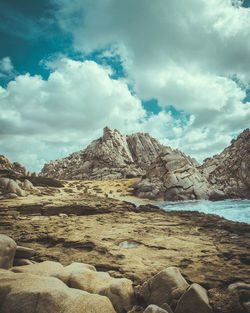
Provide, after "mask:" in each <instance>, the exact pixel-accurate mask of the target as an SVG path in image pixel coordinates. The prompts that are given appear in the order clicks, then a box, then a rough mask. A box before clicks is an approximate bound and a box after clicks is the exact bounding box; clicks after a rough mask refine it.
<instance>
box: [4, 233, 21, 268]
mask: <svg viewBox="0 0 250 313" xmlns="http://www.w3.org/2000/svg"><path fill="white" fill-rule="evenodd" d="M16 247H17V245H16V243H15V241H14V240H13V239H11V238H10V237H8V236H6V235H2V234H0V268H3V269H9V268H11V267H12V266H13V261H14V256H15V253H16Z"/></svg>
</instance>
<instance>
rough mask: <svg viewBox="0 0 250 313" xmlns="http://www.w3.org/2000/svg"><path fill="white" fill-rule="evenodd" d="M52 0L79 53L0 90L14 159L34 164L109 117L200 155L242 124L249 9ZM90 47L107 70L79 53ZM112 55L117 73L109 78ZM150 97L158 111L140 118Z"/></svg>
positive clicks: (214, 0) (225, 1)
mask: <svg viewBox="0 0 250 313" xmlns="http://www.w3.org/2000/svg"><path fill="white" fill-rule="evenodd" d="M50 1H51V2H52V3H53V5H54V6H56V7H57V11H55V12H54V14H55V17H56V18H57V21H58V23H59V25H60V27H61V28H62V29H63V30H64V31H66V32H68V33H69V34H70V35H72V36H73V38H74V47H75V50H77V52H78V53H80V54H82V56H83V59H84V60H85V61H74V60H71V59H69V58H58V60H56V61H55V60H54V61H52V62H47V67H49V69H50V72H51V74H50V76H49V77H48V79H46V80H44V79H43V78H42V77H40V76H31V75H29V74H28V73H27V74H26V75H18V76H17V77H16V78H15V80H13V81H11V82H10V83H9V84H8V86H7V87H6V88H0V105H1V111H0V123H1V125H3V126H2V127H1V129H0V132H1V137H0V145H1V147H2V149H3V151H7V152H6V153H7V154H8V153H10V155H11V156H12V158H14V157H15V160H17V161H20V162H23V163H24V164H25V165H26V166H27V165H28V167H29V168H30V169H38V168H39V167H41V166H42V163H43V162H45V161H48V160H50V159H55V158H58V157H62V156H65V155H67V154H68V153H71V152H73V151H77V150H80V149H82V148H84V147H85V146H86V145H87V144H88V143H89V142H90V141H91V140H92V139H95V138H96V137H98V136H100V135H101V134H102V128H103V127H104V126H106V125H109V126H111V127H114V128H118V129H119V130H121V132H123V133H131V132H135V131H143V132H149V133H150V134H152V136H154V137H156V138H157V139H159V140H160V141H161V142H162V143H163V144H167V145H171V146H172V147H174V148H179V149H180V150H182V151H184V152H186V153H187V154H191V155H192V156H195V157H197V158H198V159H199V160H200V161H201V160H202V158H205V157H207V156H211V155H212V154H215V153H217V152H219V151H220V150H222V149H223V148H224V147H225V146H226V145H228V144H229V143H230V140H231V138H232V137H233V136H235V135H237V134H239V132H240V131H241V130H243V129H244V128H246V127H248V126H249V120H250V103H249V102H247V101H246V95H247V92H248V89H249V82H250V62H249V55H250V42H249V38H250V25H249V24H250V10H249V9H246V8H242V7H241V6H240V1H234V5H232V4H231V1H229V0H210V1H206V0H189V1H188V4H187V1H186V0H179V1H165V0H158V1H156V2H152V1H151V0H137V1H134V0H127V1H117V0H96V1H94V2H93V1H91V0H86V1H81V0H71V1H69V0H50ZM97 52H98V53H99V58H100V60H98V61H101V58H103V59H105V62H103V64H110V65H112V66H113V69H112V68H111V67H108V66H104V65H100V64H97V63H96V62H94V61H88V60H86V59H87V58H92V60H93V59H94V56H95V54H96V53H97ZM111 59H112V60H111ZM109 60H110V62H109ZM116 60H119V62H121V65H122V71H120V72H122V73H123V74H124V75H123V76H124V77H123V78H118V79H114V78H112V77H117V75H118V74H117V73H116V75H114V72H115V70H116V69H115V66H116V64H115V62H118V61H116ZM9 61H10V60H9ZM10 64H11V63H10ZM119 66H120V64H119ZM113 71H114V72H113ZM128 86H129V87H128ZM150 99H156V100H157V101H158V104H159V106H160V107H161V109H162V111H161V112H159V113H158V114H155V115H154V114H152V115H150V116H148V115H147V112H146V111H145V110H144V109H143V106H142V103H141V100H145V101H147V100H150ZM170 106H172V107H174V108H175V110H176V113H175V114H174V113H173V112H172V113H171V109H170ZM26 147H28V148H26Z"/></svg>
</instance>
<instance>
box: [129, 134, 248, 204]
mask: <svg viewBox="0 0 250 313" xmlns="http://www.w3.org/2000/svg"><path fill="white" fill-rule="evenodd" d="M133 187H134V194H135V195H136V196H138V197H140V198H149V199H163V200H167V201H177V200H189V199H190V200H194V199H210V200H221V199H226V198H247V199H250V131H249V129H246V130H244V132H242V133H241V134H240V135H239V136H238V138H237V139H236V140H232V144H231V146H229V147H227V148H226V149H225V150H224V151H223V152H222V153H221V154H219V155H216V156H214V157H213V158H209V159H206V160H205V162H204V164H203V165H202V166H200V165H199V164H198V162H197V161H195V160H194V159H191V158H190V157H189V156H186V155H185V154H184V153H183V152H181V151H179V150H172V149H171V148H169V147H166V148H165V149H163V151H162V152H161V153H160V154H159V156H158V157H157V158H156V159H155V160H154V161H153V162H152V163H151V165H150V166H149V167H148V169H147V172H146V177H145V178H143V179H142V180H141V181H139V182H137V183H135V184H134V186H133Z"/></svg>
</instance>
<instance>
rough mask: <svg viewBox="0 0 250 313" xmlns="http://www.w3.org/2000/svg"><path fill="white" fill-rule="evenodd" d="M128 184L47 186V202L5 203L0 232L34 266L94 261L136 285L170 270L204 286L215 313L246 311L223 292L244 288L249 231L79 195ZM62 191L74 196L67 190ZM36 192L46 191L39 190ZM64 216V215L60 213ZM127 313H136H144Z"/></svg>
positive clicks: (193, 215) (249, 278)
mask: <svg viewBox="0 0 250 313" xmlns="http://www.w3.org/2000/svg"><path fill="white" fill-rule="evenodd" d="M133 181H135V180H133ZM126 182H127V181H124V180H121V181H116V182H115V183H114V182H108V181H102V182H100V183H99V182H96V181H91V182H90V181H87V182H79V181H70V182H67V183H66V182H64V184H65V186H67V187H65V188H64V187H62V188H59V189H58V188H54V187H51V191H53V192H54V193H53V197H51V195H49V196H47V195H46V194H45V195H43V196H42V197H40V196H38V195H37V196H33V197H27V198H26V197H25V198H18V199H13V200H12V199H7V200H4V201H2V202H1V209H0V214H1V215H0V232H1V233H4V234H7V235H8V236H10V237H12V238H14V239H15V241H16V242H17V243H18V244H19V245H22V246H28V247H30V248H33V249H34V250H35V251H36V255H35V256H34V257H32V259H33V260H35V261H36V262H42V261H45V260H57V261H59V262H60V263H61V264H63V265H68V264H71V263H72V262H75V261H77V262H84V263H87V264H93V265H94V266H95V268H96V269H97V271H104V272H108V273H109V274H110V275H111V276H112V277H115V278H121V277H124V278H128V279H131V280H132V281H133V283H134V284H135V285H142V284H143V283H144V282H145V281H147V280H148V279H150V278H151V277H152V276H153V275H156V274H157V273H158V272H160V271H161V270H163V269H164V268H166V267H169V266H173V265H174V266H176V267H178V268H179V269H180V271H181V273H182V274H183V275H184V277H185V278H186V279H187V281H188V282H189V281H190V282H196V283H199V284H200V285H202V286H206V288H207V289H208V292H209V301H210V303H211V306H212V307H213V309H214V312H216V313H236V312H237V313H238V312H239V313H244V310H242V311H240V310H239V309H238V308H239V305H241V304H240V303H238V302H239V301H238V298H237V297H233V296H232V295H231V293H230V292H229V291H228V289H227V287H228V285H229V284H230V282H235V281H236V282H237V281H244V282H245V283H246V284H250V275H249V260H250V253H249V247H250V241H249V233H250V226H249V225H247V224H245V223H237V222H232V221H228V220H226V219H223V218H220V217H218V216H216V215H210V214H203V213H198V212H180V211H178V212H164V211H162V210H160V209H159V208H157V207H155V206H153V205H144V206H139V207H135V206H134V205H132V204H131V203H128V202H124V201H118V200H115V199H110V198H105V197H102V198H100V197H98V195H97V194H95V195H90V194H89V193H84V192H81V191H82V190H84V188H85V187H89V190H91V189H92V190H93V187H94V188H95V187H99V186H103V187H102V188H104V186H106V185H107V184H111V185H112V188H111V189H112V190H113V191H114V190H115V185H118V184H119V186H117V187H116V188H121V189H123V186H122V185H123V184H124V183H126ZM99 184H100V185H99ZM101 184H103V185H101ZM67 188H71V189H72V190H73V192H72V191H70V192H69V193H67V192H66V189H67ZM105 188H106V187H105ZM79 189H80V190H79ZM42 190H47V187H46V189H45V187H41V191H42ZM103 190H104V192H105V189H103ZM58 191H59V192H58ZM114 193H115V192H114ZM137 201H138V202H139V203H140V200H139V199H137ZM49 204H51V206H53V207H54V209H53V210H51V211H50V210H46V214H47V215H42V213H43V212H42V211H43V207H44V206H47V205H49ZM77 205H79V206H81V211H79V215H78V214H75V212H77ZM83 206H85V209H84V208H83ZM88 207H90V208H91V210H90V211H91V212H93V210H94V213H93V214H89V212H90V211H88ZM92 208H95V209H92ZM66 209H67V210H66ZM55 212H56V214H57V215H54V214H55ZM65 212H66V214H67V217H63V218H61V217H59V216H58V215H59V214H60V213H63V214H65ZM124 241H127V242H130V241H133V242H136V243H137V245H136V246H134V247H132V248H128V249H126V248H123V247H121V246H120V243H121V242H124ZM177 291H178V290H177ZM212 291H214V293H216V294H217V296H216V297H214V296H213V294H212ZM241 295H242V294H241ZM241 302H243V300H242V301H241ZM244 302H247V299H246V298H244ZM161 307H162V308H163V305H161ZM132 312H134V313H135V312H137V313H139V312H140V313H141V312H143V309H142V310H141V311H135V310H134V311H132Z"/></svg>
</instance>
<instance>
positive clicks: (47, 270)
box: [11, 261, 63, 276]
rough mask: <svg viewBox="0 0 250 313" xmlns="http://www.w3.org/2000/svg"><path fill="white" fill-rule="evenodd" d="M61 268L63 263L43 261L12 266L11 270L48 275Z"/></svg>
mask: <svg viewBox="0 0 250 313" xmlns="http://www.w3.org/2000/svg"><path fill="white" fill-rule="evenodd" d="M62 269H63V265H62V264H61V263H59V262H53V261H44V262H41V263H35V264H30V265H24V266H15V267H12V269H11V271H12V272H15V273H27V274H33V275H38V276H50V275H53V274H55V273H57V272H59V271H61V270H62Z"/></svg>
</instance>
